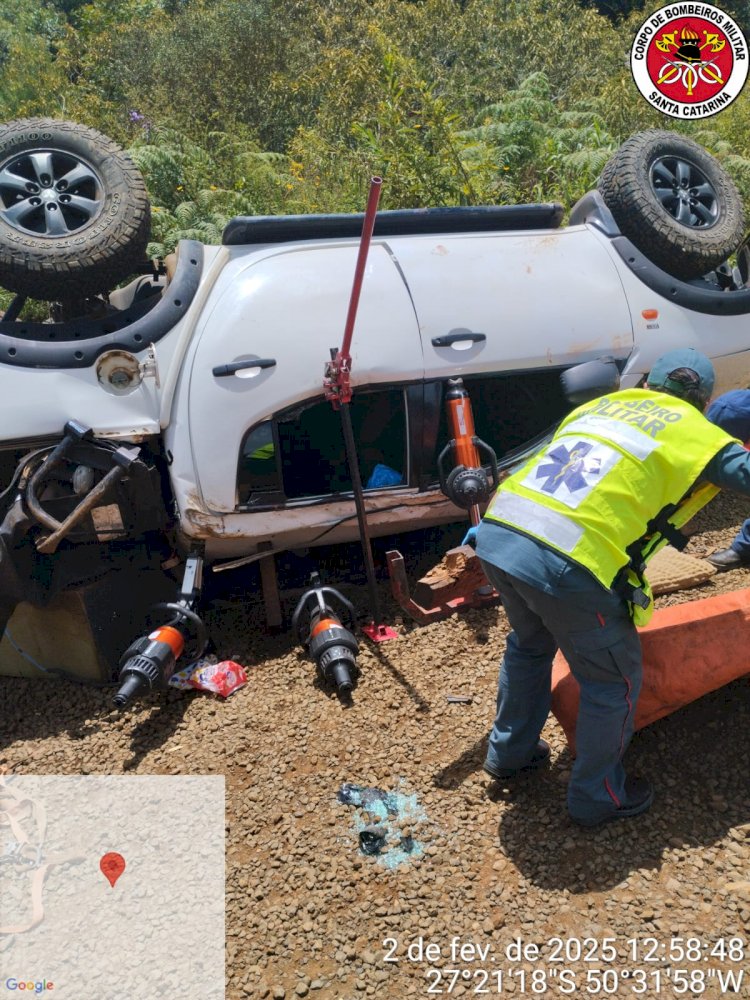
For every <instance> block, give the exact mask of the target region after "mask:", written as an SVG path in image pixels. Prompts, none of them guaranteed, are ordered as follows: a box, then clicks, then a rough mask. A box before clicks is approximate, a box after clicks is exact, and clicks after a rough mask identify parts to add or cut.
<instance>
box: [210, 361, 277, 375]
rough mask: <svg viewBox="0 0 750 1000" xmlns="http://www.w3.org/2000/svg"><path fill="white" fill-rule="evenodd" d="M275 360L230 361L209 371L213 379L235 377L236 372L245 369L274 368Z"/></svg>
mask: <svg viewBox="0 0 750 1000" xmlns="http://www.w3.org/2000/svg"><path fill="white" fill-rule="evenodd" d="M275 366H276V358H259V359H258V360H257V361H232V362H231V363H230V364H228V365H217V366H216V367H215V368H213V369H212V370H211V374H212V375H213V376H214V378H226V377H227V375H236V374H237V372H241V371H244V370H245V369H246V368H274V367H275Z"/></svg>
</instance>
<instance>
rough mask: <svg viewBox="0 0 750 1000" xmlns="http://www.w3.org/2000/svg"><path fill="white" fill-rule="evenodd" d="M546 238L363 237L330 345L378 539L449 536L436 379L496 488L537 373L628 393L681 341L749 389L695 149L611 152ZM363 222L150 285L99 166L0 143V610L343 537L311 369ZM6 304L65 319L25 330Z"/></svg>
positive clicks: (56, 138)
mask: <svg viewBox="0 0 750 1000" xmlns="http://www.w3.org/2000/svg"><path fill="white" fill-rule="evenodd" d="M562 218H563V208H562V206H560V205H557V204H537V205H511V206H488V207H478V208H434V209H420V210H403V211H389V212H382V213H381V214H380V215H379V216H378V217H377V220H376V224H375V232H374V239H373V243H372V246H371V249H370V254H369V260H368V266H367V272H366V275H365V279H364V286H363V291H362V297H361V302H360V307H359V313H358V319H357V325H356V331H355V335H354V341H353V347H352V357H353V364H352V384H353V386H354V389H355V391H354V398H353V403H352V417H353V423H354V431H355V438H356V442H357V446H358V451H359V458H360V463H361V467H362V479H363V482H364V484H365V489H366V498H367V509H368V521H369V524H370V528H371V532H372V533H373V534H375V535H377V534H378V533H386V532H387V533H392V532H394V531H399V530H409V529H413V528H415V527H421V526H428V525H430V524H434V523H439V522H445V521H449V520H456V519H458V518H459V517H461V516H462V515H461V513H460V512H459V511H458V509H457V508H456V507H454V506H453V504H451V503H450V502H449V501H448V500H447V499H446V498H445V497H444V496H443V495H442V494H441V493H440V491H439V487H438V475H437V465H436V461H437V456H438V454H439V452H440V449H441V448H442V447H443V445H444V444H445V442H446V440H447V438H448V437H449V435H448V432H447V429H446V426H445V415H444V407H443V406H442V400H443V395H444V384H445V381H446V379H448V378H449V377H454V376H461V377H462V378H463V380H464V383H465V385H466V387H467V389H468V390H469V393H470V395H471V398H472V402H473V404H474V413H475V418H476V424H477V434H478V435H479V437H481V438H483V439H484V440H485V441H487V442H489V443H490V444H491V445H492V447H493V448H494V450H495V451H496V453H497V455H498V458H499V462H500V465H501V467H502V466H506V467H507V466H511V465H513V464H514V463H515V462H517V461H518V460H519V458H520V457H521V456H522V455H523V454H524V453H526V452H528V450H529V449H530V448H533V447H534V446H535V445H537V444H538V441H539V439H540V438H541V437H543V436H544V434H545V433H547V432H548V431H549V430H550V428H552V427H554V425H555V424H556V422H557V421H559V419H560V418H561V417H562V416H563V415H564V414H565V413H566V412H567V410H569V409H570V405H571V404H570V403H569V402H568V401H567V400H566V399H565V397H564V395H563V392H562V391H561V388H560V378H559V376H560V373H561V372H562V371H564V370H566V369H568V368H570V367H571V366H573V365H576V364H578V363H580V362H585V361H588V360H592V359H596V358H601V357H608V358H613V359H614V360H615V362H616V364H617V366H618V368H619V370H620V373H621V376H620V377H621V384H622V385H623V387H627V386H633V385H636V384H638V382H639V381H640V380H641V379H642V378H643V376H644V374H645V373H647V372H648V370H649V368H650V367H651V365H652V363H653V361H654V360H655V359H656V358H657V357H658V356H659V355H660V354H662V353H663V352H664V351H666V350H668V349H670V348H673V347H678V346H693V347H696V348H698V349H700V350H701V351H703V352H705V353H706V354H708V355H709V356H710V357H711V358H712V359H713V362H714V365H715V367H716V371H717V391H723V390H726V389H729V388H731V387H737V386H743V385H747V384H749V383H750V319H749V318H748V315H749V314H750V287H748V260H749V259H750V255H749V253H748V249H747V245H746V244H742V239H743V235H744V219H743V213H742V206H741V202H740V199H739V196H738V194H737V192H736V190H735V188H734V185H733V184H732V182H731V180H730V179H729V178H728V177H727V175H726V174H725V172H724V171H723V169H722V168H721V167H720V166H719V165H718V164H717V163H716V161H714V160H713V159H712V157H710V156H709V155H708V154H707V153H706V152H705V151H704V150H703V149H701V147H699V146H698V145H696V144H695V143H693V142H692V141H690V140H688V139H685V138H684V137H682V136H679V135H677V134H673V133H669V132H662V131H651V132H644V133H640V134H638V135H636V136H634V137H633V138H631V139H630V140H629V141H628V142H626V143H625V144H624V146H622V147H621V149H620V150H619V151H618V153H616V154H615V156H614V157H613V158H612V160H611V161H610V162H609V164H608V165H607V167H606V168H605V170H604V173H603V176H602V179H601V183H600V186H599V190H598V191H596V192H590V193H589V194H586V195H585V196H584V197H583V198H582V199H581V200H580V201H579V202H578V203H577V204H576V205H575V206H574V207H573V209H572V210H571V213H570V216H569V221H568V225H567V226H565V227H564V228H561V221H562ZM361 226H362V217H361V216H356V215H326V216H307V217H253V218H236V219H233V220H232V221H231V222H230V223H229V224H228V225H227V227H226V230H225V232H224V235H223V240H222V245H221V246H204V245H202V244H200V243H197V242H193V241H185V242H183V243H181V244H180V246H179V250H178V253H177V255H176V259H171V260H168V261H167V262H166V265H165V266H164V267H162V268H160V269H158V268H157V269H156V270H155V269H154V267H153V266H152V265H150V264H148V263H147V262H145V260H144V257H145V253H144V251H145V245H146V241H147V238H148V202H147V197H146V193H145V189H144V187H143V184H142V181H141V180H140V178H139V176H138V173H137V171H136V170H135V168H134V167H133V164H132V163H131V162H130V161H129V160H128V158H127V157H126V156H125V154H124V153H122V151H121V150H119V149H118V147H116V146H115V145H114V144H113V143H111V142H110V141H109V140H107V139H106V138H105V137H103V136H101V135H100V134H99V133H96V132H94V131H93V130H91V129H86V128H82V127H80V126H75V125H73V124H71V123H63V122H57V121H52V120H27V121H20V122H14V123H10V124H8V125H5V126H2V127H0V283H1V284H2V285H4V286H5V287H6V288H9V289H11V290H12V291H14V292H16V293H17V299H16V300H15V301H14V303H13V304H12V305H11V307H10V309H9V310H8V311H7V312H6V314H5V316H4V318H3V319H2V321H0V400H1V401H2V402H0V406H2V407H3V409H4V413H5V419H4V420H3V421H2V426H1V427H0V449H1V450H0V481H1V482H2V484H3V485H2V487H0V488H2V489H3V490H4V493H3V494H2V500H3V503H4V510H3V512H2V514H3V516H5V524H4V526H3V528H2V531H1V532H0V535H1V538H2V542H3V546H4V547H3V551H2V564H1V565H0V599H1V600H2V602H3V603H4V605H5V607H6V611H10V610H11V609H12V607H13V606H14V604H15V603H16V602H17V601H18V600H20V599H21V597H23V596H26V597H27V598H28V597H32V598H36V599H40V600H41V599H42V598H43V597H44V596H46V595H48V593H49V592H50V590H51V589H54V588H55V587H56V586H66V585H68V584H69V583H70V582H71V581H76V580H80V579H84V578H86V577H87V575H88V574H89V567H93V569H92V570H91V571H92V572H94V571H96V572H99V567H100V564H101V561H102V558H103V556H102V549H103V548H105V549H106V551H107V556H106V559H107V560H109V561H110V562H111V561H113V560H116V559H117V558H123V559H132V552H131V550H130V548H129V546H130V545H131V543H132V544H136V543H140V541H141V540H142V539H144V538H148V539H152V540H153V539H158V538H168V539H169V542H170V545H171V544H172V543H173V542H174V541H175V540H176V542H177V544H178V547H179V546H182V547H183V548H187V547H189V546H190V544H191V543H194V542H200V543H205V553H206V557H207V558H208V559H209V560H214V561H217V560H218V561H223V560H235V559H238V558H243V557H244V558H248V557H249V558H253V557H257V558H261V557H263V556H266V555H268V554H270V553H274V552H278V551H282V550H284V549H288V548H294V547H299V546H312V545H315V544H323V543H325V544H330V543H334V542H340V541H345V540H351V539H353V538H355V537H356V534H357V521H356V518H355V512H354V505H353V502H352V498H351V481H350V479H349V473H348V470H347V464H346V461H345V459H344V448H343V442H342V437H341V430H340V426H339V422H338V419H337V416H336V414H335V413H334V412H333V410H332V408H331V406H330V404H329V403H327V402H326V401H325V400H324V397H323V369H324V365H325V363H326V361H327V360H328V359H329V357H330V351H331V349H332V348H335V347H337V346H338V345H339V343H340V339H341V331H342V328H343V323H344V318H345V315H346V309H347V302H348V298H349V293H350V289H351V282H352V274H353V270H354V262H355V257H356V253H357V246H358V238H359V233H360V230H361ZM731 255H736V256H734V257H731ZM730 257H731V259H729V258H730ZM136 269H140V270H141V272H142V273H141V274H140V276H138V277H136V278H134V279H133V280H131V281H130V283H129V284H127V285H126V286H125V287H122V288H118V289H116V290H113V288H114V286H115V284H116V283H117V282H118V281H121V280H123V279H124V278H126V277H128V276H131V275H132V274H133V273H134V271H135V270H136ZM26 296H31V297H33V298H37V299H46V300H57V301H58V302H60V303H62V306H60V307H58V308H57V310H56V312H55V313H54V315H55V316H58V317H62V318H61V319H59V320H58V321H57V322H44V323H40V322H27V321H24V320H23V319H20V318H19V316H20V315H21V309H22V305H23V302H24V299H25V297H26ZM76 304H77V306H78V310H79V314H76ZM62 440H64V441H65V442H66V443H65V444H64V446H63V447H62V448H61V447H60V445H61V441H62ZM55 449H57V450H55ZM167 547H169V546H167ZM118 554H121V555H118ZM56 561H57V562H59V563H60V564H61V565H62V564H64V563H65V562H66V561H68V562H69V563H70V565H71V566H74V567H75V569H69V570H65V571H63V570H61V569H55V568H54V564H55V563H56Z"/></svg>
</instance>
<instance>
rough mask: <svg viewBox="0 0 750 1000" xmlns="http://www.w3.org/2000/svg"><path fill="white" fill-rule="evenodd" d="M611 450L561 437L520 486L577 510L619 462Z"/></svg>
mask: <svg viewBox="0 0 750 1000" xmlns="http://www.w3.org/2000/svg"><path fill="white" fill-rule="evenodd" d="M621 458H622V455H621V454H620V452H618V451H616V450H615V449H614V448H610V447H609V446H608V445H605V444H602V443H600V442H598V441H593V440H586V439H584V438H561V439H558V440H556V441H554V442H552V444H551V446H550V447H549V448H548V449H547V450H546V451H545V452H544V453H543V454H542V455H541V456H540V458H539V461H538V463H537V464H536V465H535V466H534V467H533V468H532V469H531V470H530V471H529V473H528V474H527V475H526V477H525V478H524V479H523V485H524V486H526V487H527V488H530V489H532V490H534V491H535V492H538V493H545V494H547V495H548V496H553V497H554V498H555V499H556V500H560V501H562V503H564V504H565V505H566V506H568V507H573V508H575V507H577V506H578V505H579V504H580V503H581V501H582V500H584V499H585V498H586V497H587V496H588V495H589V493H590V492H591V491H592V490H593V489H594V488H595V487H596V485H597V484H598V483H600V482H601V480H602V479H603V477H604V476H605V475H606V474H607V473H608V472H609V471H610V470H611V469H612V468H613V467H614V466H615V465H616V464H617V462H619V461H620V459H621Z"/></svg>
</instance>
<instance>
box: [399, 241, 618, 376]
mask: <svg viewBox="0 0 750 1000" xmlns="http://www.w3.org/2000/svg"><path fill="white" fill-rule="evenodd" d="M393 247H394V252H395V254H396V257H397V259H398V262H399V265H400V266H401V268H402V270H403V272H404V275H405V278H406V281H407V283H408V285H409V290H410V291H411V295H412V298H413V300H414V307H415V309H416V311H417V316H418V319H419V326H420V331H421V336H422V344H423V348H424V356H425V376H426V378H428V379H431V378H443V377H448V376H450V375H451V374H453V375H467V374H471V373H475V374H478V373H480V372H513V371H516V372H523V371H532V370H539V369H545V368H547V369H548V368H551V367H555V366H559V367H566V366H569V365H573V364H577V363H578V362H581V361H588V360H590V359H591V358H595V357H600V356H602V355H614V357H616V358H626V357H627V356H628V355H629V354H630V352H631V351H632V348H633V324H632V321H631V317H630V311H629V309H628V303H627V299H626V297H625V292H624V290H623V287H622V282H621V281H620V277H619V275H618V273H617V270H616V269H615V266H614V264H613V263H612V261H611V259H610V257H609V255H608V254H607V252H606V250H605V248H604V247H603V246H602V245H601V244H600V242H599V241H598V240H597V238H596V236H595V235H594V234H593V233H592V232H590V231H589V230H588V229H586V228H585V227H584V226H575V227H571V228H568V229H563V230H551V231H550V230H545V231H539V230H536V231H529V232H512V233H511V232H509V233H486V234H484V233H483V234H474V235H471V234H467V235H461V234H456V235H446V236H419V237H409V238H402V239H399V240H398V241H394V243H393Z"/></svg>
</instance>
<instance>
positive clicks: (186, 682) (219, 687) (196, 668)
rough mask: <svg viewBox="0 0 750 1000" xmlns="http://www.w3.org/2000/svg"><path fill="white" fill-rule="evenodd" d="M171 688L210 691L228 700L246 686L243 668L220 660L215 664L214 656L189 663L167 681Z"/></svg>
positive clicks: (231, 662) (232, 662)
mask: <svg viewBox="0 0 750 1000" xmlns="http://www.w3.org/2000/svg"><path fill="white" fill-rule="evenodd" d="M169 683H170V685H171V686H172V687H176V688H179V689H180V690H181V691H192V690H198V691H210V692H211V693H212V694H220V695H221V697H222V698H228V697H229V695H230V694H234V692H235V691H239V689H240V688H241V687H244V686H245V684H247V673H246V672H245V668H244V667H243V666H241V665H240V664H239V663H235V662H234V660H222V661H221V662H220V663H217V658H216V657H215V656H206V657H204V658H203V659H201V660H198V661H197V662H196V663H191V664H190V666H189V667H185V669H184V670H178V671H177V673H175V674H173V676H172V677H171V678H170V681H169Z"/></svg>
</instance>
